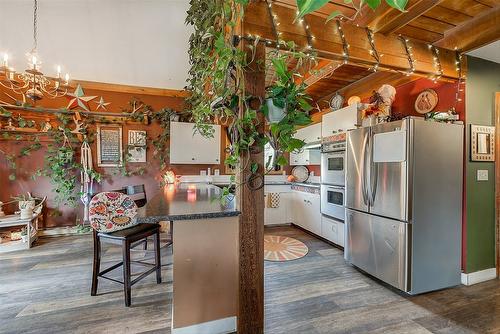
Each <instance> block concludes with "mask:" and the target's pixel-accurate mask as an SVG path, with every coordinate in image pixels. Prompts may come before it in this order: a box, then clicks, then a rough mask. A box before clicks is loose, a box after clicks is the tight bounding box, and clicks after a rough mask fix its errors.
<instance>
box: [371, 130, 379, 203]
mask: <svg viewBox="0 0 500 334" xmlns="http://www.w3.org/2000/svg"><path fill="white" fill-rule="evenodd" d="M373 142H374V140H373V133H372V137H371V140H370V153H369V154H370V198H369V202H370V206H373V205H374V204H375V195H376V194H377V184H378V164H377V163H376V162H373V148H374V145H373Z"/></svg>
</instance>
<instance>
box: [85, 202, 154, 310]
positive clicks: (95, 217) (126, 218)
mask: <svg viewBox="0 0 500 334" xmlns="http://www.w3.org/2000/svg"><path fill="white" fill-rule="evenodd" d="M136 215H137V205H136V204H135V203H134V201H133V200H132V199H131V198H130V197H129V196H127V195H125V194H123V193H120V192H104V193H99V194H97V195H95V196H94V198H92V200H91V202H90V207H89V217H90V223H91V226H92V228H93V229H94V231H93V236H94V262H93V270H92V288H91V292H90V294H91V295H92V296H95V295H97V286H98V279H99V277H101V278H104V279H108V280H111V281H114V282H117V283H120V284H123V291H124V295H125V306H127V307H128V306H130V305H131V287H132V285H134V284H135V283H137V282H138V281H140V280H141V279H143V278H144V277H146V276H148V275H149V274H151V273H153V272H156V283H157V284H160V283H161V257H160V226H159V225H158V224H146V223H142V224H137V223H136V220H135V216H136ZM149 236H152V237H153V241H154V242H153V243H154V253H155V263H154V264H152V263H147V262H144V261H132V260H131V259H130V249H131V248H132V247H133V245H134V244H137V242H141V241H143V240H145V239H146V238H148V237H149ZM101 242H107V243H112V244H117V245H120V246H121V247H122V255H123V260H122V261H121V262H119V263H117V264H114V265H112V266H111V267H109V268H107V269H104V270H102V271H101V269H100V263H101ZM131 263H139V264H142V265H147V266H151V268H150V269H149V270H146V271H144V272H142V273H140V274H139V275H138V276H137V277H136V278H135V279H133V280H132V279H131V276H132V275H131ZM120 266H123V281H119V280H117V279H114V278H111V277H107V276H105V274H107V273H109V272H110V271H112V270H114V269H116V268H118V267H120Z"/></svg>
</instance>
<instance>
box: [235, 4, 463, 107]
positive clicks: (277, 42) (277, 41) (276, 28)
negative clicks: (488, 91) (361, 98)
mask: <svg viewBox="0 0 500 334" xmlns="http://www.w3.org/2000/svg"><path fill="white" fill-rule="evenodd" d="M265 3H266V4H267V11H268V14H269V18H270V22H271V29H272V34H273V36H274V39H267V38H262V37H261V36H259V35H258V34H247V36H243V38H245V39H247V40H252V41H262V42H263V43H265V44H266V45H267V46H273V45H274V46H275V47H276V48H277V49H280V47H281V46H283V45H284V44H285V42H284V40H283V38H282V36H283V32H282V31H280V26H281V22H280V20H279V17H278V15H277V14H276V13H275V12H274V11H273V3H272V0H265ZM298 15H299V12H298V11H297V12H296V17H295V19H294V21H293V24H296V25H299V26H301V27H302V29H303V31H304V32H305V37H306V45H305V47H304V49H305V50H304V52H306V53H309V54H311V55H312V57H314V55H315V51H316V50H315V48H314V43H315V40H316V37H315V36H314V34H313V32H312V30H311V27H310V24H309V23H308V21H307V19H306V18H305V17H303V18H299V17H298ZM287 24H288V25H289V23H287ZM357 27H358V28H359V25H357ZM333 29H334V33H336V34H338V36H339V39H340V41H341V43H342V53H341V61H339V62H338V63H337V65H336V66H335V68H333V67H332V66H334V65H329V66H327V67H325V68H322V69H320V70H319V71H318V75H320V76H322V77H328V76H331V75H333V72H335V70H336V69H337V68H339V67H340V66H341V65H343V64H347V63H349V59H350V52H349V48H350V45H349V43H348V42H347V39H346V35H345V33H344V30H343V27H342V18H340V19H337V20H335V25H334V26H333ZM365 31H366V35H367V39H368V43H369V50H368V52H369V53H370V55H371V57H372V58H373V60H374V64H373V65H372V67H371V70H372V71H373V72H377V71H378V70H379V69H380V67H381V57H382V56H383V54H380V53H379V51H378V50H377V48H376V45H375V40H374V36H375V34H374V32H373V31H372V30H371V29H369V28H365ZM237 37H238V38H239V39H241V38H242V36H237ZM398 39H399V40H400V41H401V43H402V45H403V49H404V52H405V54H406V58H407V61H408V69H407V70H406V71H404V70H403V71H399V70H398V71H397V72H400V73H402V74H404V75H406V76H411V75H413V74H415V71H416V63H417V60H416V59H415V56H414V54H413V47H412V46H411V42H410V40H409V39H408V38H407V37H405V36H402V35H398ZM427 46H428V49H429V51H430V52H431V55H432V61H433V66H434V69H435V74H434V75H430V76H429V79H430V80H432V81H433V82H437V81H438V80H440V79H441V78H442V76H443V75H444V70H443V67H442V64H441V60H440V54H439V49H438V48H437V47H435V46H434V45H432V44H428V45H427ZM455 57H456V60H455V65H456V71H457V74H458V83H457V92H456V103H457V104H458V103H459V102H461V101H462V99H461V98H460V95H461V94H460V93H461V92H463V89H462V87H461V85H462V84H463V82H464V79H465V78H464V75H463V70H462V54H461V53H460V52H459V51H458V50H456V52H455ZM323 70H324V71H323ZM326 72H330V73H329V74H328V75H326V76H325V73H326Z"/></svg>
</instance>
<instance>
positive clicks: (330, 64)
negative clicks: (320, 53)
mask: <svg viewBox="0 0 500 334" xmlns="http://www.w3.org/2000/svg"><path fill="white" fill-rule="evenodd" d="M319 64H321V66H317V67H316V68H314V69H313V70H312V71H311V74H309V75H307V76H306V78H305V79H304V83H305V84H306V86H307V87H310V86H312V85H314V84H315V83H316V82H318V81H320V80H321V79H324V78H326V77H327V76H329V75H331V74H332V73H333V72H334V71H335V70H336V69H337V68H338V66H339V64H340V62H339V61H334V60H326V59H322V60H320V61H319Z"/></svg>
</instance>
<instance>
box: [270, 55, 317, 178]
mask: <svg viewBox="0 0 500 334" xmlns="http://www.w3.org/2000/svg"><path fill="white" fill-rule="evenodd" d="M272 64H273V67H274V70H275V72H276V76H277V80H276V82H275V83H274V84H273V85H271V86H269V87H268V88H267V89H266V103H265V104H263V105H262V108H261V111H262V112H263V113H264V115H265V116H266V118H267V120H268V122H269V123H270V125H269V131H267V133H266V137H267V140H268V141H269V143H270V145H271V147H272V148H273V149H274V152H275V156H274V158H273V159H270V161H273V164H275V165H281V166H282V165H286V164H287V159H286V158H285V156H284V153H285V152H293V151H297V150H300V149H301V148H302V147H303V146H304V145H305V142H304V141H302V140H300V139H296V138H294V134H295V133H296V132H297V127H298V126H304V125H308V124H310V123H311V118H310V117H309V112H310V111H311V109H312V107H311V105H310V104H309V100H310V97H309V96H308V95H307V94H306V92H305V89H306V85H305V84H304V83H296V81H295V79H296V76H297V75H296V74H295V72H294V71H291V70H289V69H288V67H287V62H286V58H285V57H277V58H274V59H272ZM272 167H274V166H266V169H270V168H272Z"/></svg>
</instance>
